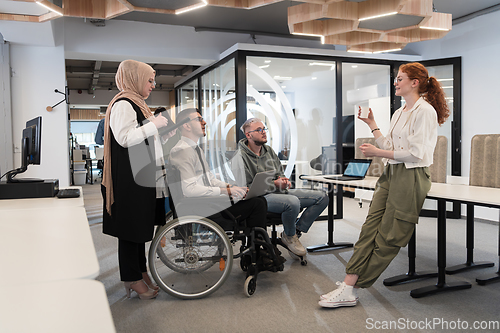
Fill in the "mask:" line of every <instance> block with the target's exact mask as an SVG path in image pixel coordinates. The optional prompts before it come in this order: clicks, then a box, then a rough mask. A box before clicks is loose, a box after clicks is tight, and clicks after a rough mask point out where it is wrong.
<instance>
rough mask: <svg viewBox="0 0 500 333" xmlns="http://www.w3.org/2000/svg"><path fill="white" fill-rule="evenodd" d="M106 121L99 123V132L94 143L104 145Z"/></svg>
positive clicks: (102, 120)
mask: <svg viewBox="0 0 500 333" xmlns="http://www.w3.org/2000/svg"><path fill="white" fill-rule="evenodd" d="M104 119H105V118H102V119H101V121H99V125H97V132H96V133H95V138H94V141H95V143H97V144H98V145H103V144H104Z"/></svg>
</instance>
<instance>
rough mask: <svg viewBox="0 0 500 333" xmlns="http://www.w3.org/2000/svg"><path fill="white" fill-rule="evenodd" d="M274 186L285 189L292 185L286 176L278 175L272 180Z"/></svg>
mask: <svg viewBox="0 0 500 333" xmlns="http://www.w3.org/2000/svg"><path fill="white" fill-rule="evenodd" d="M274 186H276V188H277V189H279V190H286V189H288V188H290V186H292V183H291V182H290V180H289V179H288V178H286V177H278V179H276V180H275V181H274Z"/></svg>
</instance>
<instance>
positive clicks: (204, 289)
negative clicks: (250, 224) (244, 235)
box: [149, 216, 233, 299]
mask: <svg viewBox="0 0 500 333" xmlns="http://www.w3.org/2000/svg"><path fill="white" fill-rule="evenodd" d="M162 240H163V242H162ZM162 243H163V244H162ZM160 253H161V254H160ZM232 266H233V247H232V245H231V241H230V240H229V238H228V237H227V235H226V233H225V232H224V230H222V228H221V227H219V225H217V224H216V223H215V222H213V221H211V220H209V219H206V218H201V217H197V216H185V217H181V218H178V219H175V220H172V221H170V222H167V224H165V225H164V226H163V227H162V228H161V229H160V230H159V231H158V232H157V234H156V236H155V238H154V239H153V241H152V243H151V247H150V249H149V269H150V271H151V274H152V276H153V278H154V280H155V281H156V283H157V284H158V285H159V286H160V288H162V289H163V290H164V291H165V292H167V293H168V294H170V295H172V296H175V297H178V298H184V299H193V298H201V297H205V296H207V295H210V294H211V293H213V292H214V291H216V290H217V289H218V288H219V287H220V286H221V285H222V284H223V283H224V281H225V280H226V279H227V278H228V276H229V273H230V272H231V268H232Z"/></svg>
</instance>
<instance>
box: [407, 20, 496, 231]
mask: <svg viewBox="0 0 500 333" xmlns="http://www.w3.org/2000/svg"><path fill="white" fill-rule="evenodd" d="M499 31H500V11H496V12H493V13H490V14H487V15H483V16H479V17H477V18H474V19H472V20H469V21H466V22H464V23H461V24H458V25H454V26H453V30H452V31H450V32H449V33H448V34H447V35H446V36H445V37H444V38H443V39H440V40H435V41H428V42H420V43H415V44H414V45H411V46H409V47H410V48H411V49H413V50H414V51H415V52H417V53H420V54H422V55H423V56H424V58H425V59H436V58H448V57H457V56H461V57H462V176H467V177H468V176H469V170H470V144H471V139H472V137H473V136H474V135H476V134H496V133H500V127H499V125H498V124H499V122H500V104H499V103H498V98H497V96H498V93H499V92H500V80H499V78H498V76H499V73H500V62H499V61H498V59H499V58H498V56H499V54H500V34H499V33H498V32H499ZM475 215H476V217H479V218H484V219H489V220H493V221H498V210H497V209H487V208H476V214H475Z"/></svg>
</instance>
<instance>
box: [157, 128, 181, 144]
mask: <svg viewBox="0 0 500 333" xmlns="http://www.w3.org/2000/svg"><path fill="white" fill-rule="evenodd" d="M176 131H177V130H176V129H175V130H173V131H171V132H168V133H167V134H164V135H162V136H161V137H162V139H163V141H167V140H168V139H170V138H171V137H173V136H174V135H175V132H176Z"/></svg>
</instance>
